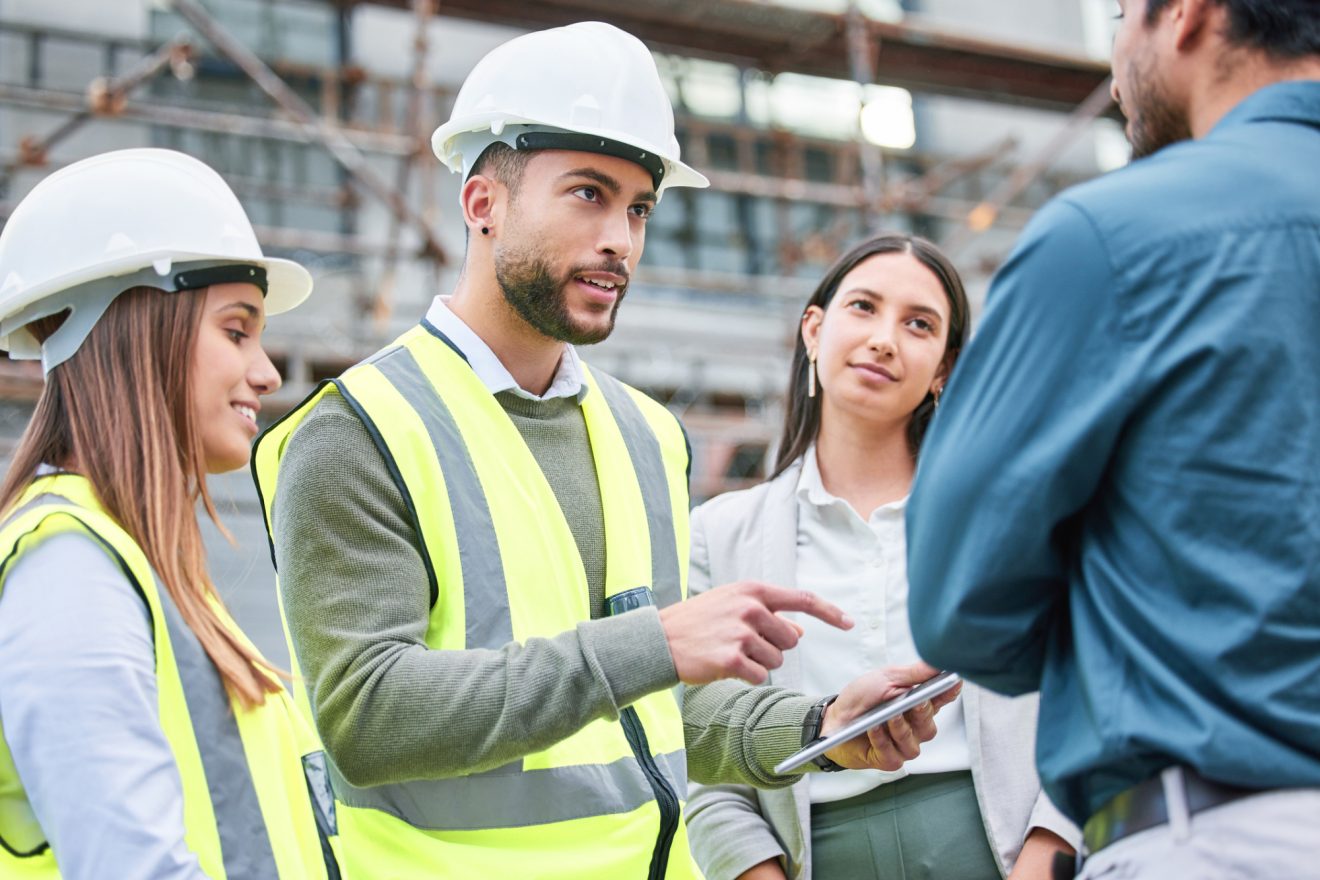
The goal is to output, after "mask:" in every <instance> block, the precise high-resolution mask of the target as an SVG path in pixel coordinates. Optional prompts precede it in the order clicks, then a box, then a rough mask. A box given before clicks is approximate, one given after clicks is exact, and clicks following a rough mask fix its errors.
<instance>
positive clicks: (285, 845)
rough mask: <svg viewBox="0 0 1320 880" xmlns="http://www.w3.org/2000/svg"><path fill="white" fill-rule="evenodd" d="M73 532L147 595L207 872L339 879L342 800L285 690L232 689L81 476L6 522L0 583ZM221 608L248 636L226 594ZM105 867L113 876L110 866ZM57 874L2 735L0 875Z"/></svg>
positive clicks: (55, 479) (161, 680) (35, 488)
mask: <svg viewBox="0 0 1320 880" xmlns="http://www.w3.org/2000/svg"><path fill="white" fill-rule="evenodd" d="M68 532H79V533H82V534H85V535H88V536H90V537H91V538H92V539H94V540H95V541H96V542H97V543H98V544H99V545H100V546H101V547H102V548H103V549H104V550H105V552H106V553H107V554H108V555H109V556H110V557H111V558H112V559H113V560H114V561H115V562H116V563H117V564H118V565H119V567H120V568H121V569H122V570H123V572H124V573H125V574H126V575H127V576H128V577H129V579H130V580H131V581H132V582H133V586H134V587H135V588H136V590H137V592H138V593H139V595H141V596H142V598H143V600H144V601H145V602H146V604H147V610H148V612H149V613H150V615H151V629H152V640H153V642H154V646H155V654H156V684H157V689H158V691H159V706H160V723H161V727H162V728H163V729H164V732H165V738H166V739H167V740H168V741H169V744H170V749H171V751H173V753H174V762H175V764H176V765H177V767H178V769H179V776H180V778H181V780H182V783H183V820H184V833H185V840H186V842H187V845H188V848H189V850H191V851H192V852H193V853H195V854H196V856H197V859H198V861H199V863H200V864H201V867H202V870H203V871H204V872H205V873H206V875H207V876H208V877H211V878H215V880H272V878H277V880H309V878H310V880H337V878H339V877H340V876H341V875H340V872H339V869H338V867H337V865H336V864H335V860H334V856H333V855H331V847H332V846H333V845H334V844H333V835H334V819H335V817H334V801H333V798H332V795H331V792H330V786H329V780H328V773H327V768H326V761H325V755H324V753H323V752H322V751H321V750H320V745H319V744H318V743H317V741H316V737H315V735H314V734H313V733H312V731H311V729H310V728H309V727H308V726H307V724H306V722H305V720H304V719H303V718H302V717H301V715H300V713H299V712H298V710H297V709H296V708H295V707H294V704H293V701H292V699H291V698H290V697H289V695H288V694H286V693H285V692H283V691H281V692H279V693H274V694H267V695H266V700H265V702H264V703H263V704H262V705H260V706H258V707H256V708H254V709H245V708H243V707H242V706H241V704H239V703H237V702H234V701H233V700H231V699H229V698H228V696H227V694H226V692H225V690H224V687H223V684H222V682H221V680H220V676H219V673H217V672H216V670H215V666H214V665H213V664H212V663H211V661H210V658H209V657H208V656H207V654H206V652H205V650H204V649H203V648H202V646H201V643H200V642H198V641H197V638H196V636H194V635H193V632H192V630H191V629H189V628H188V625H187V624H186V623H184V621H183V618H182V617H181V616H180V614H179V612H178V609H177V608H176V607H175V605H174V603H173V601H172V600H171V599H170V596H169V593H168V592H166V591H165V590H164V589H163V588H162V587H161V585H160V584H159V582H158V581H157V579H156V577H155V574H154V572H153V570H152V568H151V565H150V563H148V561H147V557H146V555H145V554H144V553H143V552H142V549H141V548H140V547H139V546H138V545H137V543H136V542H135V541H134V540H133V539H132V538H131V537H130V536H129V535H128V533H127V532H125V531H124V529H123V528H122V527H121V526H120V525H119V524H118V523H117V522H116V521H115V520H114V519H113V518H112V517H111V516H110V515H109V514H108V513H107V512H106V511H105V509H104V508H103V507H102V506H101V504H100V502H99V500H98V499H97V497H96V494H95V492H94V491H93V489H92V487H91V484H90V483H88V482H87V480H86V479H85V478H83V477H80V476H76V475H73V474H58V475H51V476H45V477H39V478H37V479H36V480H34V481H33V483H32V485H31V486H30V487H28V489H27V491H26V492H24V494H23V496H22V497H21V498H20V499H19V501H18V503H17V504H16V505H15V508H14V512H13V514H12V515H10V516H9V517H8V518H7V519H6V520H5V522H4V523H3V525H0V590H3V589H4V582H5V579H6V577H7V576H8V573H9V571H10V570H11V566H13V564H14V563H15V562H16V561H17V560H18V559H20V558H21V557H22V555H23V554H24V553H25V552H27V551H29V550H31V549H32V548H33V547H35V546H37V545H38V544H40V543H41V542H43V541H45V540H47V539H49V538H51V537H53V536H55V535H59V534H64V533H68ZM2 607H3V606H0V608H2ZM215 608H216V610H217V611H218V612H219V613H220V616H221V619H222V620H223V621H224V623H225V624H226V625H227V626H228V627H229V628H230V629H231V630H232V631H233V632H234V634H235V635H237V636H238V637H239V638H244V637H243V635H242V633H241V631H240V630H239V629H238V626H237V624H235V623H234V622H233V620H232V619H231V618H230V617H229V616H228V614H226V613H225V611H224V609H223V608H222V607H221V606H220V604H219V603H218V602H217V603H215ZM2 724H3V719H2V718H0V725H2ZM2 732H3V727H2V726H0V733H2ZM106 871H107V872H109V874H110V875H112V874H113V873H114V866H113V865H107V866H106ZM59 876H60V875H59V869H58V867H57V866H56V854H54V853H52V852H51V850H50V846H49V844H48V843H47V842H46V835H45V834H44V833H43V832H42V830H41V826H40V824H39V823H38V821H37V817H36V816H35V815H34V814H33V812H32V807H31V805H30V804H29V802H28V799H27V795H26V794H25V793H24V791H23V785H22V782H21V781H20V780H19V778H18V773H17V771H16V769H15V767H14V761H13V756H12V755H11V753H10V751H9V746H8V744H7V743H5V742H4V741H3V740H2V739H0V877H4V878H16V880H17V878H41V880H49V878H58V877H59Z"/></svg>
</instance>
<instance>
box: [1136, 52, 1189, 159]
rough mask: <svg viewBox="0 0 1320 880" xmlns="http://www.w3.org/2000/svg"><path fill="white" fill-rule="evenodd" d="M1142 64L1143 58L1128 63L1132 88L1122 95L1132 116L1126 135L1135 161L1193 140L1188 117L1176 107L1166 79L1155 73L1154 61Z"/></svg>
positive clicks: (1149, 60)
mask: <svg viewBox="0 0 1320 880" xmlns="http://www.w3.org/2000/svg"><path fill="white" fill-rule="evenodd" d="M1140 62H1141V59H1140V58H1134V59H1133V60H1132V61H1129V62H1128V65H1127V77H1126V78H1127V85H1128V88H1127V90H1126V91H1125V92H1124V93H1123V94H1122V98H1123V101H1122V109H1123V112H1124V113H1125V114H1126V115H1127V117H1128V124H1127V129H1126V131H1125V134H1126V135H1127V139H1128V142H1129V143H1130V144H1132V158H1133V159H1141V158H1144V157H1146V156H1149V155H1151V154H1153V153H1157V152H1159V151H1160V150H1162V149H1164V148H1165V147H1167V146H1169V145H1170V144H1176V143H1178V142H1179V141H1185V140H1190V139H1191V137H1192V130H1191V126H1190V125H1189V124H1188V122H1187V117H1186V114H1181V113H1179V112H1178V110H1177V108H1175V107H1174V104H1173V102H1172V100H1170V98H1169V94H1168V90H1167V89H1166V88H1165V86H1164V80H1163V79H1161V78H1160V76H1159V74H1157V73H1156V71H1155V64H1154V61H1153V60H1152V59H1147V63H1146V64H1144V65H1142V64H1141V63H1140Z"/></svg>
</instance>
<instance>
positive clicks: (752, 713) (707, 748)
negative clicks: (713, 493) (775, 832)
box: [682, 505, 816, 864]
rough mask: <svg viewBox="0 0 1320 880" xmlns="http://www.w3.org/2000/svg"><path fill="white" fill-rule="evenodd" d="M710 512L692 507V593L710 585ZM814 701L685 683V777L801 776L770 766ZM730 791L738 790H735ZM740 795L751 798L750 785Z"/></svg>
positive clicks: (767, 688) (788, 747) (728, 685)
mask: <svg viewBox="0 0 1320 880" xmlns="http://www.w3.org/2000/svg"><path fill="white" fill-rule="evenodd" d="M710 515H711V514H710V511H709V509H708V508H707V507H706V506H705V505H703V506H701V507H698V508H697V509H696V510H694V511H692V518H691V523H692V553H691V556H690V560H689V563H688V590H689V593H690V595H692V596H694V597H695V596H699V595H701V594H702V593H704V592H706V591H707V590H709V589H711V588H712V587H713V586H714V584H713V583H712V573H711V562H710V545H709V541H710V530H709V529H707V527H706V523H707V521H708V517H709V516H710ZM716 516H718V514H716ZM815 702H816V698H814V697H807V696H804V695H802V694H800V693H798V692H797V691H792V690H788V689H787V688H782V687H777V686H774V685H759V686H753V685H749V684H746V683H745V682H742V681H739V680H737V679H724V680H721V681H716V682H711V683H710V684H705V685H700V686H697V687H687V686H685V687H684V688H683V703H682V705H683V738H684V744H685V746H686V748H687V762H688V776H689V777H690V778H691V779H692V780H693V781H694V782H699V783H746V784H747V785H752V786H756V787H758V788H784V787H786V786H789V785H792V784H793V783H794V782H796V781H798V780H799V779H801V778H802V772H801V771H798V772H793V773H790V774H788V775H786V776H777V775H775V772H774V767H775V765H777V764H778V763H779V762H780V761H783V760H784V759H785V758H787V757H789V756H791V755H792V754H794V753H795V752H797V751H798V749H800V748H801V747H802V725H803V723H805V721H806V717H807V712H808V711H810V709H811V707H812V705H813V704H814V703H815ZM808 769H810V765H808ZM730 791H734V792H735V795H736V793H737V791H738V790H736V789H730ZM741 794H742V795H744V796H746V797H747V798H750V799H752V800H754V798H752V796H751V790H750V789H746V790H743V791H741ZM773 855H774V854H773V853H771V854H770V855H767V856H765V858H771V857H772V856H773ZM759 861H764V859H760V860H759ZM753 864H754V863H753Z"/></svg>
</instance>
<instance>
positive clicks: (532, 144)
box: [514, 130, 665, 189]
mask: <svg viewBox="0 0 1320 880" xmlns="http://www.w3.org/2000/svg"><path fill="white" fill-rule="evenodd" d="M514 148H515V149H518V150H574V151H576V152H581V153H601V154H602V155H605V156H615V157H617V158H619V159H627V160H628V161H629V162H636V163H637V164H638V165H640V166H642V168H643V169H645V170H646V172H647V173H648V174H650V175H651V185H652V186H654V187H655V188H656V189H659V188H660V181H661V180H663V179H664V177H665V163H664V160H663V159H661V158H660V157H659V156H657V155H656V154H655V153H648V152H647V151H645V150H642V149H639V148H637V147H633V146H629V145H628V144H623V143H619V142H618V141H613V140H610V139H609V138H603V137H600V136H599V135H594V134H581V133H579V132H574V131H544V130H542V131H523V132H519V133H518V136H517V138H516V140H515V142H514Z"/></svg>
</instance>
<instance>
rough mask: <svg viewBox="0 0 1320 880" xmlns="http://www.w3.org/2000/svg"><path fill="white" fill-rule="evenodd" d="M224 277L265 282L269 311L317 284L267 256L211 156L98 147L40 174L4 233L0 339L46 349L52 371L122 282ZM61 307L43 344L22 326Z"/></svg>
mask: <svg viewBox="0 0 1320 880" xmlns="http://www.w3.org/2000/svg"><path fill="white" fill-rule="evenodd" d="M225 281H251V282H252V283H255V284H257V285H258V286H259V287H262V288H263V292H264V294H265V297H266V313H267V314H269V315H274V314H278V313H280V312H285V311H288V310H289V309H291V308H293V307H294V306H296V305H298V303H300V302H302V301H303V300H304V299H306V298H307V295H308V294H309V293H311V290H312V276H311V275H310V274H309V273H308V272H307V270H306V269H304V268H303V267H302V266H300V265H298V264H297V263H295V262H292V261H291V260H280V259H274V258H270V257H266V256H265V255H263V254H262V252H261V245H259V244H258V243H257V236H256V233H254V232H253V230H252V223H251V222H250V221H249V220H248V217H247V214H245V213H244V212H243V207H242V205H240V204H239V202H238V198H237V197H236V196H235V195H234V193H233V191H232V190H231V189H230V188H229V186H228V185H227V184H226V183H225V182H224V180H223V179H222V178H221V177H220V175H219V174H217V173H216V172H215V171H214V170H212V169H211V168H210V167H209V166H208V165H206V164H205V163H203V162H200V161H198V160H197V159H194V158H193V157H191V156H187V155H185V154H183V153H177V152H174V151H173V150H155V149H136V150H117V151H114V152H109V153H102V154H101V155H98V156H93V157H91V158H89V159H83V160H82V161H80V162H75V163H73V164H72V165H69V166H68V167H67V168H63V169H61V170H59V171H56V172H55V173H54V174H52V175H50V176H49V177H47V178H45V179H44V180H42V181H41V182H40V183H38V184H37V185H36V186H35V187H33V189H32V191H31V192H29V193H28V194H27V196H26V197H25V198H24V199H23V200H22V201H21V202H19V204H18V207H17V208H15V209H14V212H13V214H12V215H11V216H10V217H9V221H8V222H7V223H6V224H5V227H4V230H3V231H0V349H3V350H5V351H8V352H9V353H10V357H13V358H36V357H41V358H42V361H43V366H44V368H45V371H46V372H50V370H51V368H52V367H54V366H55V365H56V364H58V363H60V362H62V361H64V360H67V359H68V358H69V357H71V356H72V355H73V353H74V352H75V351H76V350H77V348H78V346H79V345H81V344H82V341H83V340H84V339H86V337H87V334H88V333H90V332H91V329H92V326H93V325H94V324H95V323H96V321H97V320H98V319H99V318H100V317H101V315H102V314H103V313H104V312H105V309H106V308H107V307H108V306H109V305H110V302H111V301H112V300H113V299H114V297H116V296H118V295H119V294H120V293H122V292H123V291H124V290H127V289H129V288H132V287H137V286H150V287H159V288H162V289H164V290H169V291H177V290H188V289H193V288H198V287H205V286H207V285H208V284H216V283H221V282H225ZM66 309H69V310H70V314H69V317H68V318H66V319H65V321H64V324H63V325H61V327H60V329H59V330H58V331H56V333H55V334H53V335H52V336H51V337H50V338H49V339H47V340H46V342H45V344H41V345H39V344H38V343H37V341H36V339H35V337H33V335H32V334H31V332H30V331H29V330H28V329H27V325H28V324H29V323H31V322H32V321H35V320H37V319H38V318H43V317H46V316H48V315H54V314H58V313H59V312H62V311H64V310H66Z"/></svg>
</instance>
